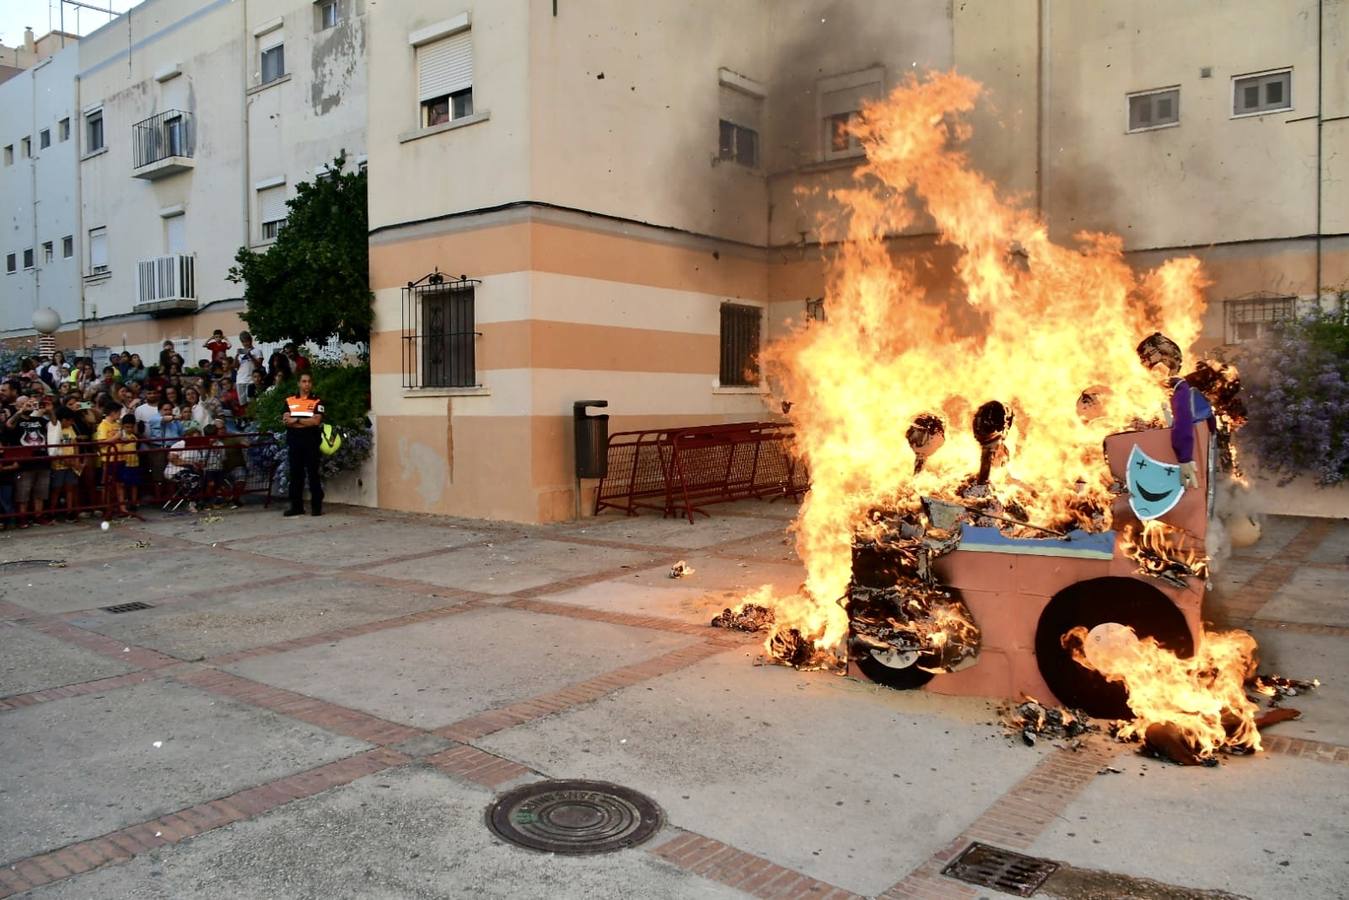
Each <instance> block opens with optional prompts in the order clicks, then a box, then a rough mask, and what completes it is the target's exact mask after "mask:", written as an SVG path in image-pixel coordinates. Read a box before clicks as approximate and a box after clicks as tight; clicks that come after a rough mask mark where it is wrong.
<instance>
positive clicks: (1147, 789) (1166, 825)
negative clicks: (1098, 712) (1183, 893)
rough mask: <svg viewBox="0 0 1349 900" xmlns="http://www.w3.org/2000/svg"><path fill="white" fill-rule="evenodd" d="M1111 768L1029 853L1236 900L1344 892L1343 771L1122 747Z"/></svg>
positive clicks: (1348, 866)
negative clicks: (1189, 764) (1185, 757)
mask: <svg viewBox="0 0 1349 900" xmlns="http://www.w3.org/2000/svg"><path fill="white" fill-rule="evenodd" d="M1114 765H1115V766H1116V768H1119V769H1121V770H1123V771H1122V774H1119V775H1104V776H1101V777H1099V778H1097V779H1095V780H1094V781H1093V782H1092V783H1091V784H1090V785H1088V786H1087V788H1086V789H1085V790H1084V791H1083V792H1082V793H1081V794H1080V795H1079V796H1078V797H1077V799H1076V800H1074V801H1073V802H1072V803H1071V804H1069V806H1068V808H1067V809H1066V810H1065V811H1064V813H1063V815H1062V816H1061V817H1060V818H1059V819H1057V820H1056V821H1055V822H1054V823H1053V824H1051V825H1050V827H1049V829H1048V830H1047V831H1046V832H1045V834H1044V835H1043V836H1042V837H1041V838H1040V839H1039V840H1038V841H1036V843H1035V844H1034V846H1033V847H1032V849H1031V851H1030V852H1031V853H1032V855H1036V856H1048V857H1051V858H1053V859H1060V860H1064V861H1065V862H1068V863H1071V864H1072V865H1075V866H1082V867H1086V868H1094V869H1104V870H1107V871H1111V872H1119V873H1122V874H1125V875H1135V876H1140V877H1147V878H1155V879H1158V880H1160V881H1164V882H1167V883H1169V884H1175V885H1183V886H1186V887H1194V888H1203V889H1209V890H1226V891H1231V892H1233V893H1236V894H1240V895H1242V896H1245V897H1262V898H1263V897H1270V898H1275V897H1279V898H1283V897H1287V898H1295V897H1296V898H1299V900H1304V898H1305V900H1311V898H1333V897H1342V896H1344V894H1343V890H1344V886H1345V885H1346V884H1349V854H1346V853H1345V852H1344V848H1345V847H1346V846H1347V845H1349V779H1346V778H1344V777H1343V775H1342V774H1341V773H1340V770H1338V769H1333V768H1328V767H1327V766H1326V764H1324V763H1320V762H1315V761H1312V760H1306V759H1297V758H1293V757H1287V756H1275V755H1269V756H1258V757H1248V758H1238V759H1234V760H1231V761H1230V762H1227V763H1225V764H1224V765H1222V766H1220V767H1218V768H1213V769H1207V768H1202V767H1201V768H1182V767H1180V766H1173V765H1169V764H1165V763H1161V762H1158V761H1157V760H1150V759H1147V758H1145V757H1140V756H1135V755H1132V754H1130V755H1126V756H1124V757H1122V758H1121V759H1120V760H1117V761H1116V762H1115V763H1114ZM1140 776H1141V777H1140ZM1281 863H1287V864H1286V865H1281Z"/></svg>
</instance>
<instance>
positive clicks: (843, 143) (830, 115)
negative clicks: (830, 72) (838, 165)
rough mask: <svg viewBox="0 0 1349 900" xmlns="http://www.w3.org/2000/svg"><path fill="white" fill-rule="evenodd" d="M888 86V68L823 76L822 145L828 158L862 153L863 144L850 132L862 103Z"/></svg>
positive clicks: (820, 97) (820, 102)
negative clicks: (886, 72) (886, 79)
mask: <svg viewBox="0 0 1349 900" xmlns="http://www.w3.org/2000/svg"><path fill="white" fill-rule="evenodd" d="M884 90H885V70H884V69H881V68H873V69H866V70H864V71H861V72H851V73H849V74H847V75H836V76H834V77H832V78H824V79H821V80H820V83H819V85H818V86H817V96H818V97H819V101H818V102H819V114H820V129H821V134H820V147H821V154H820V155H821V157H822V158H824V159H845V158H847V157H850V156H860V155H861V154H862V145H861V143H860V142H859V141H858V140H857V137H856V136H855V135H853V134H850V133H849V132H848V126H849V125H850V124H851V123H852V122H853V120H854V119H856V118H857V116H858V114H859V113H860V111H861V109H862V104H863V103H864V102H865V101H867V100H874V99H877V98H879V97H880V96H881V95H882V94H883V93H884Z"/></svg>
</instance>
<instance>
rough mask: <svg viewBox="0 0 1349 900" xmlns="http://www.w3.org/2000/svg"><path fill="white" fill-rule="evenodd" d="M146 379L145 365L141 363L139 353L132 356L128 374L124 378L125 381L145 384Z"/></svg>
mask: <svg viewBox="0 0 1349 900" xmlns="http://www.w3.org/2000/svg"><path fill="white" fill-rule="evenodd" d="M145 378H146V371H145V363H143V362H141V355H140V354H139V353H133V354H131V362H130V363H129V364H128V365H127V370H126V373H125V374H124V375H123V376H122V379H123V380H124V381H139V382H143V381H145Z"/></svg>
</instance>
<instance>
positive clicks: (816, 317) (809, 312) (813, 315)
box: [806, 297, 828, 322]
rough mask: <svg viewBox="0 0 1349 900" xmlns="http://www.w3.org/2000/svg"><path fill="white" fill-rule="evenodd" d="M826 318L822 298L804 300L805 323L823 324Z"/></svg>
mask: <svg viewBox="0 0 1349 900" xmlns="http://www.w3.org/2000/svg"><path fill="white" fill-rule="evenodd" d="M827 318H828V316H827V314H826V313H825V311H824V298H823V297H815V298H813V299H812V298H810V297H807V298H806V321H807V322H824V321H826V319H827Z"/></svg>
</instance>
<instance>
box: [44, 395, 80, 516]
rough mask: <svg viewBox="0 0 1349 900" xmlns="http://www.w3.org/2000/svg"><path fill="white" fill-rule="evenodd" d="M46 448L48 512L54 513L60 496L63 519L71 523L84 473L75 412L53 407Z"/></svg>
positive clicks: (77, 504) (75, 514) (74, 514)
mask: <svg viewBox="0 0 1349 900" xmlns="http://www.w3.org/2000/svg"><path fill="white" fill-rule="evenodd" d="M47 433H48V443H50V444H52V445H54V446H51V447H48V448H47V452H48V453H49V454H50V455H51V458H52V474H51V491H50V493H51V511H52V515H56V508H57V505H58V504H59V503H60V502H61V500H62V498H64V499H65V501H66V520H67V521H69V522H74V521H75V520H76V519H78V518H79V515H78V514H77V513H76V511H75V508H76V507H77V506H79V486H80V477H81V476H82V475H83V474H84V460H83V459H82V458H81V457H80V456H78V455H77V451H78V448H77V447H76V444H77V443H78V442H79V433H78V431H76V429H75V413H73V412H71V411H70V410H69V409H67V408H66V407H64V406H62V407H59V408H58V409H57V410H56V426H55V428H50V429H48V432H47Z"/></svg>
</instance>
